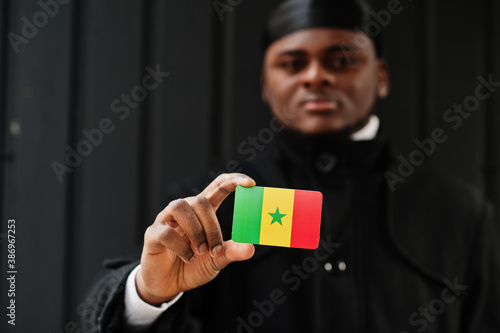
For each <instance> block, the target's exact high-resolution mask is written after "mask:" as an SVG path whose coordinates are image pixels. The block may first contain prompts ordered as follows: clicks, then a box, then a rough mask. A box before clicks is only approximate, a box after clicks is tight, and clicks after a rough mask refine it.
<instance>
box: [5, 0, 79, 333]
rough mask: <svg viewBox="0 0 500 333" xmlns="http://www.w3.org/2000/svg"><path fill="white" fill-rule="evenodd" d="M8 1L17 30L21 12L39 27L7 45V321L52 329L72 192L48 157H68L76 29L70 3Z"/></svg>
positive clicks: (59, 308)
mask: <svg viewBox="0 0 500 333" xmlns="http://www.w3.org/2000/svg"><path fill="white" fill-rule="evenodd" d="M9 6H10V8H11V11H10V13H9V17H10V22H11V24H10V26H9V29H10V30H11V31H13V32H15V33H17V34H21V33H22V32H21V31H22V30H21V29H22V24H23V23H22V22H21V18H22V17H26V18H27V19H28V20H29V21H30V22H33V17H34V15H37V17H38V18H39V19H40V21H39V23H38V32H36V33H33V36H32V37H30V38H28V42H27V43H26V44H23V45H20V47H19V48H20V50H19V52H18V53H17V54H16V53H15V51H14V49H13V48H10V49H9V52H8V61H9V65H8V69H9V72H8V73H7V75H8V80H9V85H10V86H9V87H8V88H7V101H6V102H7V119H8V121H9V122H12V121H18V123H19V128H18V130H17V131H15V132H18V133H19V137H18V138H16V139H10V140H12V141H11V143H13V144H14V145H8V149H12V150H13V159H14V161H13V163H12V164H7V165H6V167H7V169H8V170H7V175H8V176H9V178H8V179H7V182H8V183H9V185H8V186H7V189H8V192H7V193H6V196H8V197H9V198H8V199H6V201H5V203H6V206H5V207H4V209H5V213H4V216H2V224H4V223H6V219H7V217H11V218H12V217H14V218H16V221H17V223H16V250H17V251H16V265H17V267H16V268H17V271H18V274H17V279H16V289H17V290H16V305H17V307H16V326H15V327H13V326H11V325H9V327H8V328H7V329H6V332H9V331H13V332H14V331H15V332H29V331H33V330H34V329H35V328H34V327H35V326H33V324H34V323H36V330H37V331H49V330H52V329H54V328H57V327H58V325H59V323H61V322H62V321H63V319H62V314H63V309H64V306H65V304H64V298H63V294H62V293H61V286H63V285H64V270H65V265H64V263H65V260H64V259H65V258H64V237H65V220H64V216H65V203H66V202H65V196H66V195H67V193H66V191H65V185H64V183H61V182H59V181H58V179H57V177H56V176H55V174H54V171H53V169H52V167H51V163H52V162H53V161H61V160H62V159H63V158H64V157H63V156H64V146H65V143H66V119H67V110H66V109H67V105H68V95H69V88H70V87H69V84H68V72H69V61H70V56H69V51H70V42H71V38H70V37H71V36H70V31H69V30H67V29H61V27H66V26H69V24H70V19H71V15H70V14H71V10H70V5H65V6H61V7H60V8H59V10H58V12H57V13H56V14H54V16H53V17H49V16H47V15H45V16H44V15H43V12H41V8H40V6H39V5H38V3H37V2H35V1H11V2H10V3H9ZM37 13H42V14H37ZM44 17H45V20H44V19H43V18H44ZM9 46H10V45H9ZM3 246H4V244H2V250H3ZM4 255H5V252H4V251H2V256H4ZM2 276H4V271H3V269H2ZM2 294H3V289H2ZM3 296H4V295H2V297H3ZM34 303H36V304H42V305H43V306H42V309H40V308H39V307H36V306H33V304H34ZM2 309H5V308H4V307H2ZM4 311H5V310H2V318H3V319H2V325H4V323H5V318H6V316H5V312H4ZM13 328H15V330H13Z"/></svg>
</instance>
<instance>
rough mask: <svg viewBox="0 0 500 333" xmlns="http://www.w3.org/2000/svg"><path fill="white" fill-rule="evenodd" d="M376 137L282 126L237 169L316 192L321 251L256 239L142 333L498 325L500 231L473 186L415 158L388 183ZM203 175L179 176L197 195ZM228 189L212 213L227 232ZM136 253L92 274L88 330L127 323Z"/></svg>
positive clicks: (385, 150)
mask: <svg viewBox="0 0 500 333" xmlns="http://www.w3.org/2000/svg"><path fill="white" fill-rule="evenodd" d="M391 161H392V158H391V155H390V152H389V145H388V143H387V140H386V139H385V138H384V137H383V136H378V137H377V138H376V139H375V140H371V141H364V142H363V141H362V142H350V141H349V142H341V143H336V141H335V140H332V139H330V138H325V137H323V138H321V139H320V140H317V139H311V138H305V137H299V136H297V135H294V134H290V133H281V134H280V135H279V136H278V137H277V138H276V139H275V140H274V142H272V143H271V144H270V145H269V147H267V148H266V149H265V151H263V152H262V153H260V156H259V157H258V158H257V159H256V160H255V161H249V162H247V163H246V164H244V165H242V170H240V171H241V172H244V173H246V174H248V175H249V176H251V177H253V178H254V179H255V180H256V181H257V184H258V185H262V186H272V187H286V188H296V189H311V190H319V191H321V192H322V193H323V196H324V202H323V215H322V227H321V239H322V241H321V244H320V247H319V248H318V249H317V250H314V251H313V250H299V249H288V248H276V247H265V246H257V249H256V254H255V256H254V257H253V258H252V259H250V260H248V261H245V262H237V263H232V264H230V265H229V266H228V267H227V268H226V269H224V270H223V271H221V273H220V274H219V276H218V277H217V278H216V279H214V280H213V281H212V282H210V283H208V284H207V285H205V286H203V287H200V288H198V289H196V290H192V291H189V292H186V293H185V294H184V295H183V297H182V298H181V299H180V300H179V301H178V302H177V303H176V304H175V305H174V306H173V307H172V308H170V309H169V310H168V311H167V312H166V313H164V314H163V315H162V316H161V317H160V318H159V319H158V321H157V322H156V323H155V324H154V325H153V326H152V327H150V328H148V329H147V330H144V331H145V332H185V331H188V332H221V333H224V332H228V333H229V332H248V333H250V332H343V333H347V332H381V333H387V332H394V333H402V332H407V333H411V332H428V333H434V332H436V333H437V332H439V333H445V332H470V333H473V332H474V333H479V332H485V333H486V332H491V333H493V332H495V333H499V332H500V251H499V247H498V244H499V237H498V234H497V233H496V232H497V231H496V230H495V229H494V226H493V223H492V217H491V213H490V211H489V210H488V207H487V205H485V203H484V201H483V199H482V198H481V197H480V195H479V193H478V192H477V191H475V190H474V189H473V188H471V187H468V186H467V185H465V184H463V183H461V182H458V181H456V180H453V179H451V178H448V177H447V176H438V175H436V174H435V173H432V172H428V171H424V170H423V167H420V169H419V168H417V170H416V171H415V172H414V173H413V174H412V175H410V176H409V177H407V178H405V181H404V183H398V184H396V190H395V191H394V192H392V191H391V190H390V187H389V186H388V183H387V181H386V178H385V177H384V174H385V173H386V172H387V171H388V170H392V171H393V172H397V171H396V170H395V168H394V166H393V165H392V164H391ZM210 180H211V179H210V177H209V176H208V174H207V175H206V176H205V177H199V178H197V179H195V180H193V181H191V182H186V183H183V184H182V185H179V186H176V187H174V188H173V189H172V191H171V192H170V197H169V200H170V199H174V198H179V197H186V196H191V195H193V189H200V188H203V187H204V185H205V184H207V183H208V182H209V181H210ZM232 206H233V205H232V198H231V197H229V198H228V199H227V200H226V201H225V202H224V203H223V205H222V206H221V208H220V209H219V211H218V216H219V221H220V223H221V226H222V230H223V235H224V237H225V239H228V238H230V234H231V222H232ZM137 263H138V262H137V261H134V262H129V261H122V260H118V261H114V262H110V263H108V268H109V270H108V271H107V272H105V273H103V275H102V277H101V278H100V279H98V280H97V282H96V283H95V284H94V286H93V289H92V292H91V294H90V297H89V301H90V302H89V304H88V306H87V311H86V312H85V314H86V315H85V316H84V317H83V322H84V327H85V332H127V329H126V328H125V327H124V326H123V324H124V323H123V320H122V312H123V291H124V285H125V281H126V278H127V276H128V274H129V272H130V271H131V270H132V269H133V268H134V267H135V266H136V265H137Z"/></svg>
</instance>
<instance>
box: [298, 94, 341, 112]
mask: <svg viewBox="0 0 500 333" xmlns="http://www.w3.org/2000/svg"><path fill="white" fill-rule="evenodd" d="M302 107H303V108H304V109H305V110H306V111H309V112H315V113H317V112H328V111H335V110H337V109H338V108H339V102H337V101H336V100H332V99H328V98H325V97H320V98H308V99H305V100H304V101H303V102H302Z"/></svg>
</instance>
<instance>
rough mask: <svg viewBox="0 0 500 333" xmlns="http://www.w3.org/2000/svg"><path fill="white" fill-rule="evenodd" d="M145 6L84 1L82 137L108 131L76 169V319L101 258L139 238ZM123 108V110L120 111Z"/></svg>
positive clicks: (118, 253)
mask: <svg viewBox="0 0 500 333" xmlns="http://www.w3.org/2000/svg"><path fill="white" fill-rule="evenodd" d="M141 12H142V6H141V3H140V2H137V1H132V0H129V1H118V0H116V1H98V0H96V1H82V7H81V13H82V15H83V17H84V18H85V19H84V20H81V29H80V31H81V35H80V36H75V38H78V40H79V41H80V46H79V52H80V59H81V61H80V62H79V64H77V65H78V66H79V68H78V73H79V74H78V82H79V84H78V85H77V87H75V88H76V89H77V92H78V93H77V105H75V107H76V110H77V114H78V120H77V124H76V128H75V133H74V135H75V138H76V140H75V141H76V145H77V146H78V145H79V144H81V143H82V142H83V141H86V142H90V140H89V139H88V137H86V136H84V135H82V131H83V130H86V131H93V132H95V133H97V132H96V131H99V132H101V134H100V135H99V134H95V136H94V140H97V141H96V142H100V143H98V144H92V146H93V148H92V152H91V153H90V154H89V155H88V156H86V157H84V159H83V161H82V163H81V165H80V166H79V167H78V169H77V170H75V173H74V177H75V183H76V185H75V191H76V193H75V203H74V207H75V209H74V211H73V212H72V213H73V214H72V216H71V221H69V223H73V224H74V227H73V230H74V235H73V239H74V244H73V249H70V250H73V251H74V266H73V267H72V275H71V279H72V281H71V285H72V287H73V288H72V292H73V295H72V296H73V297H72V298H71V299H70V300H69V304H68V306H69V310H70V314H69V316H70V318H74V320H75V321H77V319H79V318H78V313H77V305H78V304H79V303H80V302H82V301H83V300H84V295H85V292H86V291H87V287H88V283H89V281H90V280H91V279H92V277H94V276H95V274H96V273H97V272H98V271H99V270H101V269H102V266H101V263H102V261H103V260H104V259H106V258H110V257H119V256H125V255H128V254H129V252H130V251H131V249H133V245H134V244H135V239H136V238H135V225H136V223H137V221H136V217H137V210H138V202H139V191H138V163H137V161H138V153H139V149H138V145H139V140H138V139H139V135H138V134H139V113H140V112H143V110H144V107H143V104H142V102H140V101H138V100H137V99H134V97H133V96H134V91H138V90H133V89H136V88H135V87H136V86H139V85H142V84H143V80H142V78H143V77H144V76H145V75H146V74H147V71H146V69H145V68H146V66H148V65H150V64H145V63H143V59H142V32H143V31H142V16H141ZM151 67H153V68H155V66H154V64H153V65H151ZM151 93H152V94H154V93H155V92H154V91H153V92H151ZM123 96H125V97H123ZM126 96H130V97H129V98H130V101H131V102H130V106H128V103H127V102H126V101H125V100H124V98H127V97H126ZM135 96H139V95H135ZM146 98H147V97H146ZM117 99H118V102H117V103H116V104H115V107H114V108H113V107H112V103H113V102H114V101H115V100H117ZM139 100H140V99H139ZM118 108H120V109H123V111H120V112H114V111H115V110H118ZM106 119H108V120H106ZM103 121H109V122H110V123H111V124H112V125H110V127H111V128H113V131H112V132H110V133H105V132H102V131H101V123H102V122H103ZM99 137H100V138H99Z"/></svg>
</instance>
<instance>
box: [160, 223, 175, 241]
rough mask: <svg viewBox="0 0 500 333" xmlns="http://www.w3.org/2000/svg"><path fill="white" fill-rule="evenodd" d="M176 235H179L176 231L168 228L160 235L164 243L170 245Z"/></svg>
mask: <svg viewBox="0 0 500 333" xmlns="http://www.w3.org/2000/svg"><path fill="white" fill-rule="evenodd" d="M175 233H177V232H176V231H175V230H173V229H172V228H170V227H166V228H165V229H164V230H163V231H162V232H161V233H160V235H159V238H160V239H161V241H162V242H164V243H169V242H171V241H172V240H173V239H174V238H175Z"/></svg>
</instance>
